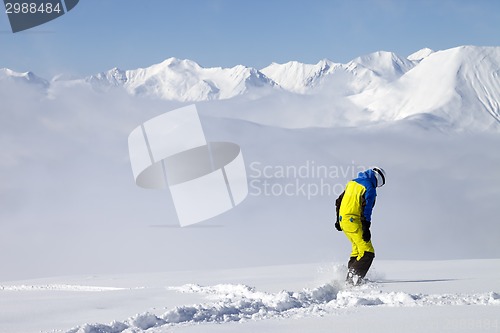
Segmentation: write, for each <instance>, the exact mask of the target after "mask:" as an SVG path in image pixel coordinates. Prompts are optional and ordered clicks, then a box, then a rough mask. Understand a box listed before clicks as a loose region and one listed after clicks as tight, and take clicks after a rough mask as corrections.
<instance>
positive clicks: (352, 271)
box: [335, 167, 385, 285]
mask: <svg viewBox="0 0 500 333" xmlns="http://www.w3.org/2000/svg"><path fill="white" fill-rule="evenodd" d="M384 184H385V171H384V169H382V168H377V167H375V168H372V169H369V170H366V171H364V172H360V173H359V174H358V178H355V179H353V180H351V181H350V182H348V183H347V185H346V187H345V190H344V192H342V194H341V195H340V196H339V197H338V198H337V200H336V201H335V206H336V209H337V221H336V222H335V228H336V229H337V230H338V231H344V234H345V235H346V237H347V239H349V241H350V242H351V243H352V252H351V257H350V259H349V263H348V264H347V268H348V272H347V278H346V282H347V283H349V284H353V285H358V284H360V283H361V282H362V279H363V278H364V277H365V275H366V273H367V272H368V269H370V266H371V264H372V262H373V258H375V250H374V249H373V245H372V242H371V233H370V226H371V217H372V210H373V206H374V205H375V197H376V196H377V190H376V188H377V187H381V186H383V185H384Z"/></svg>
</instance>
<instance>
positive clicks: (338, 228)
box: [335, 220, 342, 231]
mask: <svg viewBox="0 0 500 333" xmlns="http://www.w3.org/2000/svg"><path fill="white" fill-rule="evenodd" d="M335 229H337V230H338V231H342V228H341V227H340V222H339V220H337V222H335Z"/></svg>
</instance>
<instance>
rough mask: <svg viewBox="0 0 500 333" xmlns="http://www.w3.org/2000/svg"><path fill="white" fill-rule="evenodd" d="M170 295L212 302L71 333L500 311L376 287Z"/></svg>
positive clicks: (194, 289) (222, 287)
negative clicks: (351, 312)
mask: <svg viewBox="0 0 500 333" xmlns="http://www.w3.org/2000/svg"><path fill="white" fill-rule="evenodd" d="M168 289H170V290H174V291H177V292H181V293H197V294H203V295H206V296H207V298H208V299H209V300H211V301H212V302H210V303H205V304H195V305H189V306H179V307H175V308H174V309H171V310H169V311H167V312H166V313H164V314H163V315H160V316H157V315H155V314H152V313H149V312H146V313H143V314H138V315H135V316H134V317H131V318H129V319H128V320H126V321H124V322H116V321H115V322H113V323H111V324H110V325H103V324H85V325H83V326H81V327H77V328H74V329H72V330H70V331H68V332H67V333H90V332H100V333H120V332H125V331H126V332H136V333H137V332H145V331H148V332H154V330H151V329H153V328H155V327H162V328H164V327H169V326H175V325H178V324H195V323H207V322H212V323H228V322H242V321H247V320H261V319H269V318H301V317H305V316H311V315H312V316H315V315H316V316H320V315H325V314H332V313H335V312H336V311H338V310H339V309H345V308H353V307H360V306H389V307H411V306H435V305H500V295H499V294H498V293H496V292H489V293H482V294H472V295H468V294H438V295H426V294H410V293H405V292H383V291H381V290H377V289H376V284H373V283H368V284H366V285H363V286H360V287H355V288H345V287H343V286H340V285H339V284H338V283H336V282H334V283H326V284H323V285H320V286H319V287H317V288H314V289H304V290H302V291H299V292H292V291H285V290H283V291H280V292H278V293H267V292H263V291H257V290H256V289H255V288H253V287H249V286H246V285H242V284H238V285H232V284H219V285H215V286H200V285H197V284H186V285H183V286H180V287H169V288H168Z"/></svg>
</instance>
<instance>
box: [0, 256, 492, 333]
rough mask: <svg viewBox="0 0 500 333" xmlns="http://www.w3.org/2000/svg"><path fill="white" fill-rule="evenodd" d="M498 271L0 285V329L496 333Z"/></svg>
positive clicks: (283, 271)
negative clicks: (357, 326)
mask: <svg viewBox="0 0 500 333" xmlns="http://www.w3.org/2000/svg"><path fill="white" fill-rule="evenodd" d="M499 268H500V262H499V260H458V261H377V260H376V261H375V263H374V266H373V268H372V271H371V272H370V273H369V277H370V278H371V279H372V280H373V281H375V282H371V283H368V284H366V285H364V286H360V287H356V288H352V287H346V286H345V285H344V283H343V279H344V277H345V274H346V267H345V265H344V264H341V263H321V264H318V263H311V264H302V265H289V266H267V267H248V268H240V269H233V270H205V271H193V272H170V273H155V274H140V275H139V274H138V275H132V274H124V275H103V276H92V277H77V276H74V277H55V278H50V279H38V280H28V281H11V282H9V283H3V284H1V285H0V296H1V298H0V331H1V332H9V333H35V332H53V331H58V332H68V333H87V332H99V333H120V332H123V333H125V332H135V333H141V332H149V333H161V332H171V331H172V330H174V331H175V332H226V331H227V332H256V331H259V332H260V331H269V332H276V331H278V332H289V333H295V332H297V333H298V332H305V331H314V332H331V330H332V327H333V328H335V329H337V330H339V331H343V330H345V329H348V328H349V327H351V328H352V325H353V322H355V321H356V320H357V319H358V318H359V316H360V315H361V314H362V315H363V326H366V325H369V326H370V331H371V332H374V333H377V332H383V333H388V332H400V331H401V327H398V326H399V325H398V324H394V325H388V322H391V323H394V322H398V321H402V322H404V323H405V325H404V326H405V332H413V331H415V332H419V331H420V332H421V331H425V332H441V331H442V330H443V329H445V328H446V327H449V329H450V330H454V329H455V330H456V331H461V332H476V331H478V330H479V327H480V328H482V329H481V331H483V329H484V331H486V332H497V331H498V329H499V326H498V325H499V322H498V320H499V318H498V316H497V314H498V311H499V310H500V293H499V291H500V289H499V285H498V283H497V282H498V279H500V271H499ZM26 300H30V301H26ZM437 310H438V312H439V316H433V315H432V313H435V312H436V311H437ZM417 314H418V315H417ZM464 314H466V316H465V317H464ZM422 315H423V316H425V317H426V322H425V323H422V322H420V316H422ZM464 318H466V319H467V321H464V322H460V319H464ZM486 325H488V326H486ZM412 327H413V329H412Z"/></svg>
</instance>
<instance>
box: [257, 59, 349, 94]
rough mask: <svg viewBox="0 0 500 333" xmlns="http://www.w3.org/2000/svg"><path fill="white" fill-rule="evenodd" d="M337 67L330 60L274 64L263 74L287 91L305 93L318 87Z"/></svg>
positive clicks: (263, 71) (264, 69)
mask: <svg viewBox="0 0 500 333" xmlns="http://www.w3.org/2000/svg"><path fill="white" fill-rule="evenodd" d="M337 66H339V65H338V64H335V63H334V62H332V61H330V60H328V59H323V60H320V61H319V62H318V63H317V64H304V63H301V62H298V61H289V62H287V63H284V64H277V63H275V62H273V63H272V64H271V65H269V66H267V67H265V68H263V69H262V70H261V72H262V73H263V74H264V75H266V76H267V77H268V78H270V79H272V80H273V81H274V82H276V83H277V84H278V85H279V86H280V87H282V88H284V89H286V90H289V91H293V92H298V93H304V92H306V91H307V90H309V89H310V88H313V87H315V86H317V85H318V84H319V83H320V82H321V80H322V79H323V78H324V77H325V76H326V75H328V74H330V73H331V72H332V70H333V69H334V68H336V67H337Z"/></svg>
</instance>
